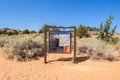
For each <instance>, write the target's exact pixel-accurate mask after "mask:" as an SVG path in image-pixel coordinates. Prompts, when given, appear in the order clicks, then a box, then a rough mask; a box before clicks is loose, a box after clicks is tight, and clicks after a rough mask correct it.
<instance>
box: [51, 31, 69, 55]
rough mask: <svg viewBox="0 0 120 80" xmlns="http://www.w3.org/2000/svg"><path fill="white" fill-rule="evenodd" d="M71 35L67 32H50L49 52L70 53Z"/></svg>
mask: <svg viewBox="0 0 120 80" xmlns="http://www.w3.org/2000/svg"><path fill="white" fill-rule="evenodd" d="M70 41H71V33H70V32H69V31H58V32H50V34H49V52H52V53H54V52H55V53H70V51H71V50H70V49H71V48H70V47H71V44H70Z"/></svg>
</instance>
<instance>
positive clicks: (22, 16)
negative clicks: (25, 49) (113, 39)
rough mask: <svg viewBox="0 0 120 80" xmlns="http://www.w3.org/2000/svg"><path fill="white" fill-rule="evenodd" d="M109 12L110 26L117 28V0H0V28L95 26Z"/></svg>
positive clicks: (119, 17)
mask: <svg viewBox="0 0 120 80" xmlns="http://www.w3.org/2000/svg"><path fill="white" fill-rule="evenodd" d="M110 13H112V15H113V16H114V20H113V23H112V26H114V25H118V27H117V31H119V32H120V29H119V27H120V0H0V28H3V27H8V28H15V29H21V30H24V29H30V30H36V31H38V30H39V29H40V28H41V27H42V26H43V25H44V24H48V25H58V26H79V25H80V24H83V25H87V26H96V27H99V25H100V23H101V22H104V21H105V20H106V18H107V17H108V16H109V14H110ZM112 26H111V27H112Z"/></svg>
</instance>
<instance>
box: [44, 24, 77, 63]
mask: <svg viewBox="0 0 120 80" xmlns="http://www.w3.org/2000/svg"><path fill="white" fill-rule="evenodd" d="M49 28H53V29H60V28H63V29H66V28H69V29H74V55H73V63H75V62H76V27H74V26H72V27H60V26H58V27H55V26H49V25H45V27H44V63H47V29H49ZM70 52H71V38H70Z"/></svg>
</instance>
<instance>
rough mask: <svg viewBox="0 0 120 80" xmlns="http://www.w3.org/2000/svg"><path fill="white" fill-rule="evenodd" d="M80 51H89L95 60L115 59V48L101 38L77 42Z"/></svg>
mask: <svg viewBox="0 0 120 80" xmlns="http://www.w3.org/2000/svg"><path fill="white" fill-rule="evenodd" d="M77 44H78V46H77V48H78V53H79V54H80V53H87V54H88V55H89V56H90V58H91V59H93V60H104V59H105V60H110V61H112V60H114V59H115V57H114V55H113V50H114V49H113V48H112V46H111V45H110V44H107V43H106V42H104V41H101V40H95V39H86V40H84V41H82V42H78V43H77Z"/></svg>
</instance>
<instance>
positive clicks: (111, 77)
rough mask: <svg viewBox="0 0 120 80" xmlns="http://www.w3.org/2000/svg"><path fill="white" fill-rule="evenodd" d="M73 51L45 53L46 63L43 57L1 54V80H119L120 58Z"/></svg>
mask: <svg viewBox="0 0 120 80" xmlns="http://www.w3.org/2000/svg"><path fill="white" fill-rule="evenodd" d="M72 56H73V54H48V56H47V58H48V60H47V61H48V64H44V63H43V61H44V59H43V58H40V59H38V60H32V61H29V62H17V61H12V60H8V59H4V58H3V57H0V80H120V76H119V75H120V61H113V62H109V61H91V60H90V59H89V57H87V56H83V55H77V61H78V63H77V64H73V63H72Z"/></svg>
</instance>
